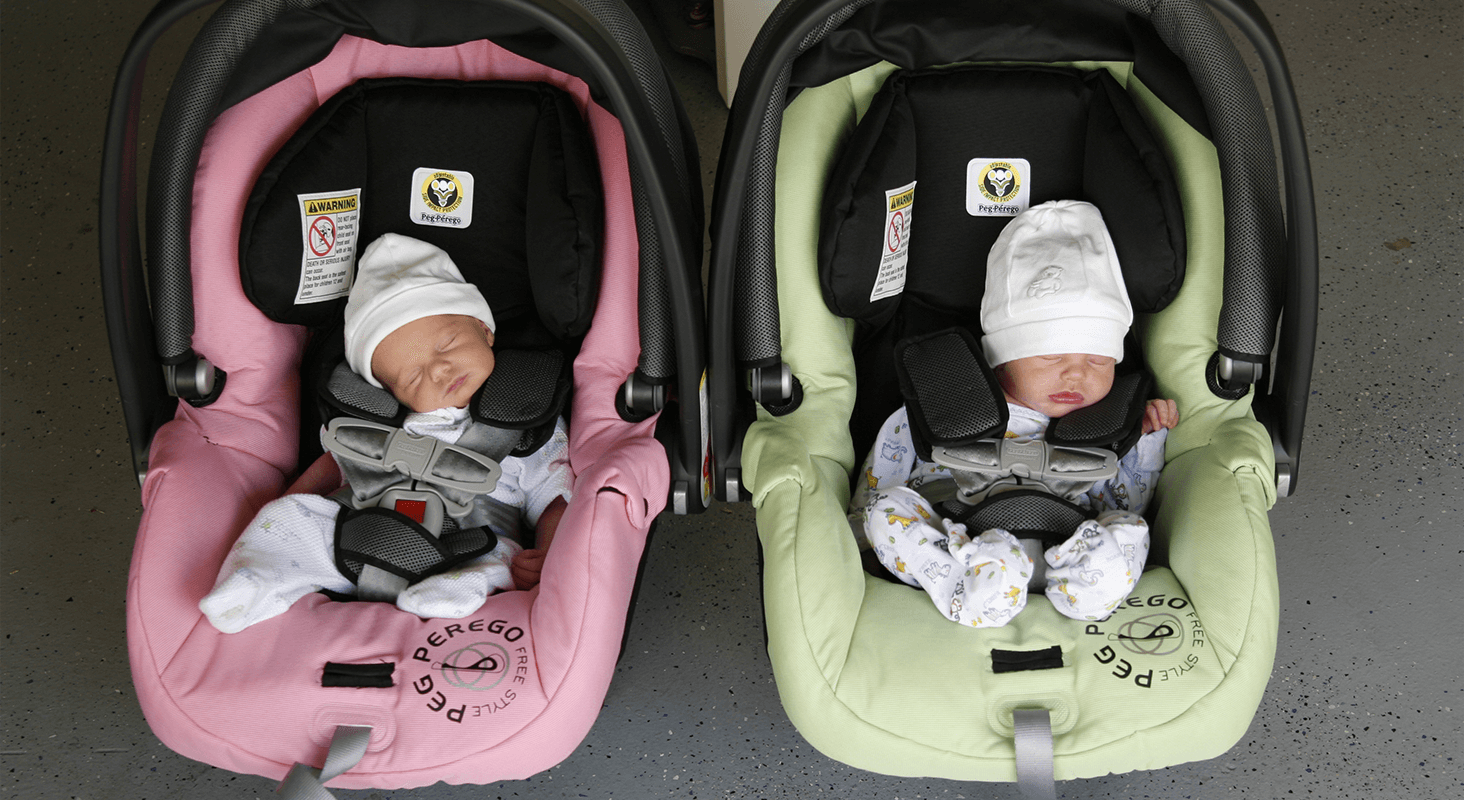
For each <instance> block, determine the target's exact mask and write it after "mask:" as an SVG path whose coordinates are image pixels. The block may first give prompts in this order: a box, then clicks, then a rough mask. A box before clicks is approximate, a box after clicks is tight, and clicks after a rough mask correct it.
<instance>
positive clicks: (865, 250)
mask: <svg viewBox="0 0 1464 800" xmlns="http://www.w3.org/2000/svg"><path fill="white" fill-rule="evenodd" d="M973 159H1006V160H1011V159H1025V160H1026V161H1027V162H1028V163H1029V164H1030V174H1028V175H1025V176H1023V180H1025V181H1026V188H1027V190H1028V191H1029V192H1030V197H1029V205H1038V204H1040V203H1044V202H1047V201H1049V200H1064V199H1071V200H1086V201H1088V202H1091V203H1093V204H1094V205H1095V206H1097V207H1098V209H1099V210H1100V211H1101V212H1102V213H1103V215H1104V221H1105V223H1106V224H1107V226H1108V229H1109V232H1110V234H1111V235H1112V237H1113V241H1114V247H1115V249H1116V250H1117V254H1118V258H1119V262H1120V265H1121V267H1122V269H1123V272H1124V278H1125V282H1126V284H1127V288H1128V293H1129V297H1130V300H1131V301H1132V303H1133V307H1134V311H1135V312H1136V313H1144V312H1153V311H1158V310H1159V309H1162V308H1163V307H1165V306H1166V305H1167V304H1168V303H1169V302H1170V301H1171V300H1173V299H1174V297H1175V295H1176V294H1178V292H1179V287H1180V285H1181V283H1182V282H1183V280H1184V265H1185V257H1186V255H1185V232H1184V218H1183V209H1182V207H1181V204H1180V199H1179V192H1178V187H1177V186H1176V184H1175V181H1174V178H1173V175H1172V173H1171V171H1170V168H1169V165H1168V161H1167V160H1166V158H1165V156H1164V154H1163V152H1162V151H1161V150H1160V148H1159V146H1158V144H1157V142H1156V140H1155V138H1154V136H1153V134H1152V133H1151V132H1150V131H1149V129H1148V127H1147V125H1146V124H1145V122H1144V121H1143V119H1142V117H1141V116H1140V115H1139V112H1138V110H1137V109H1136V107H1135V106H1134V104H1133V101H1132V100H1131V99H1130V98H1129V96H1128V94H1127V93H1126V92H1125V91H1124V90H1123V89H1122V88H1121V87H1120V86H1119V85H1118V84H1117V82H1116V81H1114V79H1113V78H1112V76H1110V75H1109V74H1108V72H1107V71H1106V70H1103V69H1097V70H1093V71H1083V70H1078V69H1070V68H1065V67H1049V66H1041V65H1038V66H958V67H946V68H939V69H922V70H901V71H897V72H895V73H893V74H892V75H891V76H890V77H889V78H888V79H887V80H886V82H885V85H884V86H883V88H881V89H880V91H879V93H878V94H877V95H876V96H875V98H874V100H873V101H872V103H871V105H870V107H869V110H868V112H867V113H866V114H865V115H864V117H863V118H862V119H861V120H860V123H859V125H858V126H857V127H856V129H855V131H854V133H853V134H852V135H851V137H850V139H849V141H848V142H847V144H846V145H845V147H844V150H843V152H842V153H841V154H840V156H839V159H838V162H837V164H836V165H835V167H834V168H833V169H832V170H831V171H830V173H829V176H830V177H829V182H828V184H827V186H826V187H825V194H824V198H823V205H822V209H821V222H820V232H819V271H820V284H821V287H822V291H823V295H824V301H825V303H827V304H828V307H829V308H830V310H832V311H833V312H834V313H836V314H838V315H840V316H843V317H849V318H852V319H854V320H856V322H857V323H858V324H857V325H856V335H855V345H854V350H855V353H854V355H855V366H856V370H857V372H858V375H857V378H858V382H859V394H858V397H857V399H856V405H855V410H854V417H853V419H852V421H851V427H852V428H853V432H854V444H855V447H856V449H857V450H859V451H861V452H862V451H863V450H864V449H867V448H868V446H869V445H870V443H871V442H872V441H873V437H874V432H875V431H876V430H877V428H878V426H879V425H880V423H882V422H883V421H884V419H885V418H886V417H887V416H888V415H889V414H890V412H891V411H893V410H894V409H895V408H896V407H897V406H898V405H899V404H900V402H901V400H902V398H901V395H900V391H899V386H898V384H897V381H896V378H895V373H896V370H895V364H894V349H895V344H896V343H897V342H900V341H901V340H904V339H907V338H910V337H915V336H922V335H925V334H929V333H933V332H935V331H938V330H942V329H945V328H949V327H962V328H966V329H968V330H970V331H971V332H972V333H973V334H975V335H977V336H979V335H980V333H981V331H980V309H981V296H982V294H983V292H984V289H985V274H986V257H987V254H988V253H989V252H990V250H991V246H992V245H993V244H994V243H995V241H996V237H997V235H998V234H999V233H1000V232H1001V229H1002V228H1003V227H1004V226H1005V225H1006V223H1007V222H1008V221H1009V220H1010V218H1011V216H1012V215H1014V214H1015V210H1014V209H1007V210H1008V211H1010V212H1011V213H1010V214H1007V215H996V216H973V215H971V214H969V213H968V212H967V191H968V189H967V165H968V163H969V162H971V161H972V160H973ZM911 183H914V184H915V189H914V196H913V208H912V209H911V211H912V212H913V219H912V220H911V222H910V226H909V229H908V231H906V232H905V234H906V236H907V237H908V242H909V244H908V262H907V264H906V270H905V283H904V289H903V291H902V292H900V293H898V294H895V295H892V296H888V297H883V298H879V299H871V295H872V294H874V289H875V282H876V279H877V277H878V275H879V273H880V267H881V259H882V257H883V255H884V252H885V250H886V243H887V239H886V234H887V229H888V225H887V223H888V222H889V216H888V214H889V213H890V209H889V207H888V195H887V193H888V192H890V191H892V190H895V189H898V188H900V187H904V186H908V185H909V184H911ZM1126 350H1127V351H1128V352H1129V353H1130V354H1131V355H1135V356H1136V355H1137V352H1138V351H1137V347H1136V337H1133V336H1130V337H1129V338H1128V343H1127V345H1126ZM1125 361H1126V362H1127V363H1126V364H1125V366H1127V367H1132V366H1136V364H1135V363H1134V362H1136V361H1138V359H1136V358H1130V359H1125Z"/></svg>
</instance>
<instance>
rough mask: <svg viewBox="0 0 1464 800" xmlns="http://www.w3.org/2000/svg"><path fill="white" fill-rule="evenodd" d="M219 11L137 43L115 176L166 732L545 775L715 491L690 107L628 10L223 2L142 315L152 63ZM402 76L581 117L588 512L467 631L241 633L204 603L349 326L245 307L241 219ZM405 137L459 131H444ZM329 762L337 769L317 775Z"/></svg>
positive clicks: (175, 149)
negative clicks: (342, 112) (651, 538)
mask: <svg viewBox="0 0 1464 800" xmlns="http://www.w3.org/2000/svg"><path fill="white" fill-rule="evenodd" d="M205 4H206V3H203V2H198V0H191V1H190V0H182V1H181V2H164V3H163V4H161V5H159V7H158V8H157V9H155V10H154V12H153V14H152V15H151V16H150V17H149V18H148V20H147V21H146V22H145V23H144V24H143V27H142V29H140V30H139V32H138V34H137V37H136V38H135V40H134V43H133V46H132V47H131V48H130V49H129V52H128V54H127V56H126V57H125V59H124V62H123V65H122V69H121V71H120V73H119V77H118V82H117V93H116V96H115V97H114V105H113V110H112V119H111V122H110V127H109V133H108V146H107V150H106V157H105V164H104V180H103V192H102V194H103V197H104V198H105V199H104V200H103V212H102V238H103V276H104V292H105V294H106V302H107V310H108V326H109V333H110V335H111V338H112V348H113V354H114V362H115V363H116V366H117V373H118V378H119V385H120V387H121V393H122V396H123V407H124V411H125V412H126V415H127V419H128V425H129V433H130V434H131V437H132V442H133V447H134V454H135V459H136V462H137V465H138V471H139V476H140V479H141V480H142V499H143V505H144V509H145V510H144V514H143V518H142V523H141V526H140V529H139V531H138V536H137V542H136V546H135V550H134V554H133V561H132V566H131V573H130V579H129V584H128V597H127V603H128V606H127V623H128V644H129V651H130V657H131V663H132V673H133V679H134V682H135V684H136V688H137V693H138V696H139V699H140V702H141V704H142V707H143V710H144V713H145V715H146V717H147V719H148V722H149V724H150V725H151V727H152V729H153V731H154V732H155V733H156V734H157V735H158V737H159V738H160V739H162V740H163V741H164V742H165V743H166V744H167V745H168V746H169V747H171V748H172V749H174V750H176V751H177V752H179V753H181V754H183V755H186V756H189V757H191V758H195V759H198V760H200V761H204V762H207V763H209V764H213V765H216V766H219V767H223V768H225V769H230V770H234V771H237V772H243V773H253V774H258V775H263V776H267V777H270V778H275V779H281V778H284V777H285V776H286V775H287V774H291V775H292V777H291V778H290V780H291V781H292V782H300V783H302V784H307V785H308V787H307V789H306V790H305V791H307V793H308V791H316V790H319V787H320V784H321V783H322V782H325V781H328V782H329V784H330V786H332V787H343V788H366V787H374V788H387V789H392V788H405V787H413V786H420V785H425V784H430V783H434V782H437V781H444V782H448V783H488V782H493V781H498V780H503V779H512V778H524V777H527V776H530V775H533V774H535V773H537V772H540V771H542V770H544V769H547V768H549V767H551V766H553V765H554V764H556V763H558V762H559V761H561V760H562V759H564V758H565V757H566V756H567V755H568V754H569V753H570V752H571V751H572V750H573V749H574V748H575V747H576V746H577V745H578V744H579V742H580V741H581V740H582V739H583V737H584V736H585V734H586V733H587V732H588V730H589V728H590V725H591V724H592V723H593V722H594V719H595V717H596V714H597V713H598V711H599V708H600V706H601V704H602V701H603V699H604V696H605V693H606V690H607V688H608V685H609V681H610V678H611V675H612V673H613V669H614V665H615V662H616V659H617V657H618V654H619V652H620V650H621V647H622V641H623V640H622V637H623V634H624V631H625V627H626V623H627V617H628V614H629V611H630V609H631V604H632V596H633V590H634V588H635V585H636V580H637V575H638V570H639V565H640V563H641V560H642V555H643V549H644V546H645V543H646V539H647V535H648V532H649V530H650V528H651V525H652V522H653V520H654V518H655V516H656V515H657V513H659V512H660V511H661V510H662V509H663V508H664V507H666V505H667V503H668V498H670V501H671V502H672V503H673V504H675V505H676V507H677V510H681V511H688V510H689V511H699V510H701V508H703V507H704V506H705V504H706V502H707V499H706V498H707V497H708V495H709V491H708V489H709V487H708V486H707V483H706V480H705V476H704V475H703V471H702V470H703V464H704V463H705V457H704V453H705V451H706V437H705V434H704V432H703V431H702V423H701V421H700V420H701V417H702V414H701V407H700V406H701V404H702V402H703V401H701V400H700V392H699V381H700V379H701V376H702V373H703V367H702V365H701V361H700V359H701V358H702V348H701V340H700V336H701V333H700V331H701V320H700V313H701V312H700V302H699V295H697V294H696V293H697V292H699V282H698V281H697V276H698V275H699V264H698V263H697V262H696V259H697V258H698V257H699V254H700V241H701V231H700V224H701V222H700V214H699V210H700V208H701V201H700V197H699V194H700V190H699V187H698V186H697V185H696V184H695V183H694V181H693V178H694V176H695V174H696V168H695V164H696V153H695V147H694V145H693V144H692V142H691V139H690V137H689V135H688V134H687V133H686V130H685V124H684V121H683V120H684V115H682V114H681V112H680V108H679V104H678V101H677V100H676V99H675V97H674V95H672V94H671V92H670V90H669V88H668V86H669V82H668V81H667V80H666V79H665V76H664V73H663V72H662V71H661V68H660V66H659V64H657V63H655V62H654V57H653V56H652V55H650V54H651V51H650V49H649V47H648V46H647V45H646V42H645V41H644V33H643V31H641V30H640V29H639V27H638V25H637V24H636V23H635V21H634V17H632V16H631V15H630V13H629V12H628V11H627V10H626V9H625V8H624V6H623V5H621V4H620V3H619V2H618V0H614V1H613V2H611V1H607V0H585V2H582V3H577V2H572V0H564V1H562V2H557V1H555V0H541V1H540V2H537V3H526V2H511V1H508V0H482V2H463V3H455V4H453V6H454V7H453V8H452V9H445V8H444V4H443V3H435V4H430V8H428V7H427V6H428V4H420V5H421V6H422V7H420V8H419V7H418V4H410V3H398V2H385V0H368V1H367V2H353V3H346V2H320V3H309V2H305V3H294V4H290V7H289V8H284V7H283V6H284V4H281V3H259V2H238V0H235V1H234V2H229V3H225V4H224V5H223V6H222V7H221V8H220V10H219V11H218V12H217V13H216V14H215V15H214V17H213V18H212V19H211V20H210V22H209V23H208V25H207V26H206V27H205V29H204V31H203V32H202V33H201V34H200V36H199V37H198V39H197V40H196V41H195V42H194V45H193V48H192V50H191V51H190V54H189V57H188V59H187V60H186V61H185V63H184V66H183V67H182V69H181V70H180V74H179V79H178V81H177V82H175V84H174V87H173V89H172V90H171V92H170V96H169V101H168V107H167V109H166V110H165V113H164V117H163V120H162V123H161V130H160V133H159V137H158V144H157V147H156V148H155V156H154V165H153V168H152V172H151V176H150V182H149V183H150V185H149V187H148V193H149V194H148V196H149V202H148V207H147V213H146V215H145V217H146V223H147V226H148V228H147V230H148V237H147V240H148V241H147V247H148V250H147V252H148V259H147V269H148V275H147V287H148V289H150V290H151V298H150V300H151V302H150V303H149V298H148V294H147V292H145V291H144V289H143V286H144V281H143V275H142V271H141V270H142V268H141V264H142V259H141V255H140V252H139V251H140V248H139V244H138V231H137V229H136V226H137V223H136V219H137V209H136V208H135V203H133V202H132V199H131V198H133V197H135V194H136V193H135V183H134V181H135V178H134V175H135V164H134V162H135V136H136V125H137V106H136V104H137V96H138V92H137V87H138V86H139V85H140V80H141V72H140V69H139V68H140V66H141V63H142V59H143V57H145V55H146V53H147V50H148V49H150V47H151V46H152V43H153V42H154V41H155V40H156V39H157V37H158V36H159V35H160V34H161V32H162V31H163V30H165V29H166V28H167V27H168V26H169V25H171V24H172V23H173V22H174V21H176V20H177V19H179V18H180V17H182V16H184V15H186V14H188V13H189V12H191V11H192V10H194V9H196V8H198V7H200V6H202V5H205ZM427 12H430V13H427ZM387 77H405V78H410V79H425V80H435V81H467V82H475V84H476V82H482V81H515V82H534V83H538V84H545V85H548V86H550V87H554V88H555V90H557V91H560V92H562V93H563V95H564V96H565V97H567V98H568V99H569V100H570V101H571V105H572V108H573V110H574V112H575V113H576V114H577V115H578V116H579V117H580V118H581V119H582V121H583V125H584V126H585V128H586V130H587V131H588V140H589V141H591V142H592V143H593V146H592V149H593V153H592V159H593V162H594V164H596V165H597V168H598V175H596V176H594V177H595V178H596V181H597V183H598V190H599V191H600V192H601V199H600V203H601V204H602V205H603V232H602V233H601V234H600V235H601V240H600V241H599V242H598V249H597V251H595V261H596V262H597V263H596V264H595V265H594V266H595V267H596V269H597V271H598V275H597V276H595V277H596V278H597V281H598V287H597V288H592V289H587V290H586V291H585V292H582V293H580V294H579V295H578V299H579V301H580V302H581V303H582V304H583V305H584V308H583V309H582V314H583V317H584V320H585V322H586V325H587V328H586V329H583V330H579V331H578V332H577V333H576V334H573V335H569V336H567V337H564V338H565V339H566V340H567V341H568V342H569V344H568V345H567V346H568V347H570V348H571V350H574V352H573V353H572V355H573V394H572V400H571V405H570V408H569V410H568V417H569V425H570V438H571V441H570V458H571V465H572V468H573V471H574V475H575V481H574V492H575V494H574V499H573V501H572V502H571V503H570V505H569V509H568V511H567V512H566V514H565V516H564V518H563V521H562V523H561V526H560V528H559V534H558V536H557V537H556V540H555V545H554V548H553V549H552V551H551V552H550V554H549V558H548V561H547V563H546V564H545V568H544V573H543V580H542V583H541V584H540V585H539V586H538V587H537V588H536V589H534V590H531V591H528V592H507V593H502V594H497V595H493V596H491V597H489V599H488V601H487V602H486V604H485V605H484V606H483V607H482V608H481V609H479V610H478V611H477V612H476V613H474V614H471V615H469V616H468V617H466V618H463V619H460V620H433V619H428V620H424V619H420V618H418V617H416V616H414V615H411V614H407V613H404V612H401V611H399V610H398V609H397V608H396V607H395V606H393V605H390V604H387V603H370V602H337V601H335V600H332V599H331V598H328V597H327V596H325V595H324V594H316V595H311V596H308V597H306V598H304V599H302V600H300V601H298V602H297V603H295V604H294V605H293V606H292V607H291V608H290V610H289V611H288V612H286V613H285V614H283V615H281V616H279V617H276V618H274V619H271V620H267V621H265V622H261V623H259V624H257V625H254V626H252V627H250V628H248V629H246V630H244V631H242V632H240V633H237V634H223V633H220V632H219V631H218V630H216V629H215V628H213V627H212V626H211V625H210V624H209V623H208V622H207V621H206V620H205V618H204V617H203V615H202V614H201V612H200V611H199V609H198V602H199V600H200V598H202V597H203V596H204V595H205V594H206V593H207V592H208V591H209V590H210V589H211V588H212V585H213V581H214V579H215V577H216V575H217V572H218V568H219V565H220V564H221V563H222V561H223V558H224V555H225V553H226V552H227V551H228V549H229V548H230V547H231V546H232V544H233V542H234V541H235V539H236V538H237V537H238V535H239V533H240V531H241V530H242V529H243V527H244V525H245V524H246V523H248V522H249V520H250V519H251V518H252V517H253V516H254V514H255V512H256V511H257V510H258V509H259V508H260V507H261V506H262V505H263V504H264V503H266V502H268V501H269V500H272V499H274V498H276V497H278V496H280V495H281V493H282V492H283V490H284V489H285V487H286V486H287V485H289V484H290V483H291V481H292V480H293V479H294V477H295V476H296V475H297V474H299V473H300V472H301V471H302V470H303V469H304V468H305V467H306V466H308V464H309V463H310V462H311V461H312V460H313V458H314V455H315V454H314V453H312V452H310V451H309V449H308V448H309V443H310V442H312V441H313V440H314V439H315V431H316V430H317V429H318V424H319V423H318V420H316V419H315V418H313V417H312V416H311V410H310V409H311V406H312V401H311V400H310V399H309V397H308V395H309V394H311V389H310V387H309V386H308V385H305V381H302V378H301V375H302V369H303V370H306V371H308V370H309V368H310V366H311V364H310V362H311V361H312V360H314V359H315V358H317V353H316V351H317V350H318V349H320V347H321V342H322V341H324V340H326V339H327V338H328V337H329V333H328V331H329V326H328V325H327V324H317V323H315V322H312V323H310V324H304V323H301V324H292V323H289V322H279V321H275V320H273V319H271V318H270V316H269V315H267V313H266V312H265V311H262V310H261V308H260V307H259V306H258V305H256V303H254V302H251V299H250V296H251V295H252V293H246V289H245V283H247V282H248V278H246V279H243V280H241V246H240V242H241V225H242V224H243V221H244V219H245V217H246V206H247V205H248V204H249V198H250V195H251V192H252V191H253V187H254V186H255V184H256V182H257V181H258V180H259V179H260V176H261V174H262V173H264V172H265V171H266V170H267V169H268V168H269V164H270V162H271V159H272V158H273V157H274V156H275V154H276V153H277V151H279V150H280V149H281V148H282V147H284V146H285V145H286V144H287V143H288V142H290V141H291V139H292V137H293V136H295V135H296V133H297V129H299V128H300V127H301V125H302V124H303V123H305V122H306V121H307V120H309V119H312V115H314V114H315V113H316V112H317V109H319V108H320V107H321V106H322V105H324V104H326V103H327V102H328V101H329V100H330V99H331V98H332V97H333V96H335V95H336V94H337V93H338V92H340V91H342V90H344V89H346V88H348V87H351V86H353V85H355V84H357V83H358V82H360V81H363V80H366V79H377V78H387ZM401 124H402V125H403V126H415V127H416V130H417V131H418V133H419V134H420V135H422V136H424V137H429V136H438V137H440V136H442V135H444V133H443V132H440V131H438V132H434V131H433V130H432V129H431V126H430V121H424V120H406V119H404V120H402V121H401ZM460 133H461V135H465V136H475V137H491V136H492V133H493V132H492V130H491V129H489V130H474V131H466V132H460ZM479 188H480V189H481V188H482V187H479ZM365 202H368V201H365V200H363V203H365ZM370 213H371V212H370V211H367V210H363V211H362V212H361V215H362V216H361V224H362V226H363V227H370V225H369V224H368V223H367V216H368V215H369V214H370ZM392 213H395V212H392ZM403 216H404V215H403ZM338 221H339V220H338ZM494 221H495V220H493V219H491V218H483V217H480V218H479V219H478V220H476V221H475V224H477V225H480V226H483V227H485V228H486V227H488V226H491V225H492V224H493V223H494ZM372 224H376V223H372ZM299 230H300V228H299V223H298V222H297V223H295V224H294V232H288V231H287V232H286V234H287V236H299V235H300V234H299ZM401 232H408V231H405V230H403V231H401ZM517 235H519V236H522V231H518V232H517ZM367 243H368V242H367V241H362V242H359V243H358V244H357V247H358V248H364V246H365V244H367ZM358 252H359V250H358ZM297 263H298V262H297ZM525 266H526V265H520V268H524V267H525ZM245 274H246V275H247V274H249V273H248V269H247V265H246V269H245ZM328 305H329V304H322V305H321V306H320V307H319V308H325V307H327V306H328ZM317 310H319V309H317ZM531 313H532V309H530V311H529V312H526V314H531ZM545 313H546V312H545V311H544V309H543V308H540V309H539V315H540V316H541V317H543V316H544V315H545ZM336 330H338V328H337V329H336ZM154 336H156V345H154ZM575 348H577V349H575ZM159 377H165V380H164V381H160V380H159ZM302 385H305V388H304V389H303V390H302ZM302 393H303V394H304V395H306V397H304V398H302ZM175 395H176V396H178V397H182V398H183V399H185V400H186V401H187V402H178V401H177V400H176V399H174V396H175ZM678 401H679V402H678ZM302 409H303V410H304V413H302ZM658 416H659V417H665V418H666V419H659V418H658ZM658 423H659V427H660V428H662V429H663V436H662V438H663V439H665V440H666V441H667V442H668V443H669V444H663V442H662V440H661V439H658V438H657V435H656V428H657V427H658ZM665 432H668V433H665ZM302 441H303V442H306V443H307V444H306V447H304V448H302V446H301V442H302ZM668 450H669V452H670V453H672V454H673V455H670V456H668ZM333 741H334V742H335V744H336V747H335V748H334V749H332V742H333ZM353 746H354V747H355V752H354V753H351V754H350V755H349V757H346V756H344V755H343V754H344V753H346V752H347V751H348V750H349V749H350V748H351V747H353ZM328 753H329V754H330V756H331V760H332V762H335V763H332V764H331V765H328V766H327V767H326V768H325V771H324V773H323V774H322V773H321V771H320V770H318V769H313V767H318V766H319V765H321V764H323V763H325V762H326V760H327V754H328ZM343 757H344V758H345V760H344V761H338V759H341V758H343ZM342 764H344V765H345V766H344V767H343V766H342ZM297 765H305V766H297ZM292 769H293V773H292ZM338 773H339V774H338ZM301 796H306V795H301Z"/></svg>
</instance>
